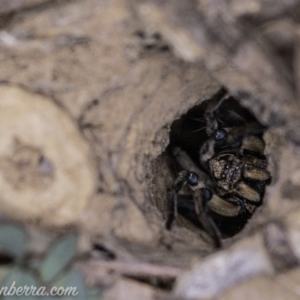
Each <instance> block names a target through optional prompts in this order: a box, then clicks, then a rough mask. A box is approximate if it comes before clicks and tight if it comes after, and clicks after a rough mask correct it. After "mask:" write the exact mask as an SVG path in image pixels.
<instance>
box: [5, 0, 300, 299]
mask: <svg viewBox="0 0 300 300" xmlns="http://www.w3.org/2000/svg"><path fill="white" fill-rule="evenodd" d="M200 2H201V3H200ZM227 2H228V3H227ZM227 2H226V3H225V2H224V5H223V4H220V3H216V2H215V1H211V0H206V1H196V0H195V1H194V0H189V1H180V0H178V1H166V0H164V1H156V0H144V1H126V0H113V1H108V0H101V1H99V0H86V1H84V3H83V2H82V1H75V0H74V1H73V0H56V1H47V0H39V1H37V0H28V1H25V2H24V1H17V0H15V1H11V2H10V1H4V2H3V4H1V6H2V7H1V8H0V26H1V31H0V83H1V86H0V106H1V111H0V119H1V122H0V123H1V139H2V142H1V147H0V175H1V176H0V189H1V191H2V192H1V193H2V196H1V199H0V202H1V213H2V215H3V218H10V219H13V220H17V221H19V222H23V223H24V224H25V225H26V226H30V227H32V226H33V227H34V228H39V229H41V230H45V232H48V231H49V232H51V234H53V232H58V233H60V232H62V231H66V230H69V229H73V228H76V229H77V230H78V231H79V232H80V235H81V237H82V241H83V242H82V251H83V252H85V253H88V255H89V256H90V257H91V260H90V261H88V262H87V263H86V264H83V265H82V266H81V267H82V270H83V271H84V272H85V276H86V278H87V282H88V283H89V284H90V285H93V286H97V287H101V288H103V289H104V293H105V295H104V296H106V297H107V298H108V299H123V298H122V297H124V296H120V295H121V294H124V293H127V294H126V295H127V298H126V299H129V298H130V299H141V298H143V299H158V298H161V299H168V298H169V299H171V297H173V296H172V295H173V294H172V289H173V286H174V281H175V279H176V278H178V277H179V276H181V275H182V274H183V273H184V271H185V270H187V269H189V267H190V266H191V265H193V264H194V262H196V261H197V262H198V261H205V259H206V258H207V257H209V256H211V255H212V254H213V253H216V252H217V249H215V247H214V245H213V243H212V242H211V240H210V238H209V236H208V235H207V234H206V233H205V232H203V230H201V229H199V228H197V227H196V226H194V225H192V224H191V223H189V222H186V220H185V219H184V218H179V219H178V220H177V222H176V226H174V228H173V229H172V230H171V231H167V230H166V229H165V222H166V216H167V213H168V212H167V207H168V202H167V201H168V189H169V188H170V186H171V184H172V181H173V180H174V168H173V166H172V162H171V161H170V158H169V156H168V155H167V154H166V152H165V150H166V148H167V146H168V145H169V138H170V137H169V133H170V128H171V125H172V123H173V122H174V121H175V120H178V119H179V118H180V117H181V116H182V115H184V114H185V113H186V112H187V111H189V110H190V109H191V108H193V107H195V106H196V105H198V104H200V103H202V102H203V101H205V100H208V99H210V98H211V97H212V96H213V95H215V94H216V93H217V91H218V90H219V89H220V88H221V87H222V86H224V87H226V88H227V89H228V90H229V92H230V93H231V94H232V95H233V96H235V97H236V98H237V99H238V100H239V101H240V102H241V104H242V105H243V106H244V107H246V108H247V109H249V111H251V113H253V114H254V115H255V117H256V118H257V119H258V120H259V121H260V122H261V123H262V124H264V125H265V126H267V127H268V130H267V132H266V133H265V135H264V140H265V142H266V156H267V158H268V161H269V167H268V168H269V171H270V172H271V174H272V182H271V184H270V186H269V187H268V188H267V190H266V194H265V198H264V204H263V206H262V207H261V208H260V209H259V210H258V212H257V213H256V214H255V215H254V216H253V217H252V218H251V219H250V220H249V222H248V223H247V224H246V226H245V228H244V229H243V230H242V231H241V232H240V233H239V234H237V235H235V236H234V237H232V238H230V239H226V241H225V249H226V247H229V245H231V244H232V243H238V242H239V240H242V239H243V238H244V237H246V236H247V237H248V236H251V235H252V234H255V233H257V232H259V230H260V229H261V228H262V227H263V226H264V225H265V224H267V223H268V222H269V221H270V220H277V219H278V218H283V217H285V216H286V215H288V214H289V212H291V211H293V210H296V209H297V208H298V207H299V204H298V201H297V200H298V199H299V189H300V177H299V167H300V166H299V164H300V160H299V159H298V158H299V154H300V153H299V143H300V131H299V128H300V118H299V94H298V93H299V83H298V79H299V74H298V73H299V57H298V56H299V43H298V36H297V35H296V34H295V32H296V29H298V23H297V22H298V20H299V14H298V13H297V12H299V5H298V3H297V1H287V2H286V4H285V5H283V4H281V3H280V1H276V5H275V4H274V7H273V9H272V10H271V11H269V10H268V6H266V3H265V2H268V1H248V2H247V3H248V4H247V5H246V4H245V5H244V6H243V5H241V4H239V2H238V1H227ZM277 2H278V3H277ZM250 4H251V5H252V6H251V5H250ZM291 11H293V14H291ZM278 22H279V23H280V22H281V23H280V25H282V24H284V26H283V25H282V26H279V27H278ZM282 22H283V23H282ZM278 28H279V29H278ZM278 41H281V42H278ZM275 42H277V44H276V43H275ZM278 44H279V45H278ZM283 48H284V49H283ZM291 49H292V50H291ZM291 51H294V52H293V53H294V56H293V59H291V57H290V56H289V55H287V53H290V52H291ZM10 101H11V102H10ZM20 149H21V150H20ZM20 153H21V154H20ZM24 164H25V167H24V166H23V165H24ZM11 199H14V200H11ZM41 203H42V205H41ZM45 234H46V233H45ZM45 245H46V244H45ZM45 247H46V246H45ZM31 248H32V251H33V252H34V247H31ZM39 251H40V250H39ZM220 251H222V250H220ZM280 276H281V277H280ZM282 276H283V275H278V276H277V277H275V278H270V277H268V276H264V277H262V278H259V277H256V278H254V279H251V280H248V281H245V282H244V283H242V284H239V285H235V286H234V287H231V288H229V289H228V290H227V291H225V292H224V294H223V295H222V296H220V297H221V298H222V299H240V298H241V295H243V299H253V298H254V297H255V296H257V297H258V296H259V298H264V299H274V295H276V296H277V297H279V298H280V297H281V296H282V297H285V298H286V299H297V298H298V297H299V295H298V294H297V291H296V290H295V287H294V286H292V284H291V282H299V280H300V279H299V278H300V277H299V270H294V271H290V272H289V273H287V275H284V276H286V277H282ZM278 282H280V284H278ZM287 282H288V283H287ZM291 286H292V287H291ZM274 287H276V290H274ZM271 290H273V293H271V292H270V291H271ZM129 295H130V296H129ZM283 295H284V296H283ZM221 298H220V299H221Z"/></svg>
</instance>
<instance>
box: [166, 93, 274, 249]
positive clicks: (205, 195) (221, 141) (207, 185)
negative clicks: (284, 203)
mask: <svg viewBox="0 0 300 300" xmlns="http://www.w3.org/2000/svg"><path fill="white" fill-rule="evenodd" d="M227 102H228V103H229V102H230V97H229V96H228V95H227V92H226V91H225V90H224V89H222V90H221V91H220V92H219V93H218V94H217V95H216V96H215V97H214V98H213V99H212V100H210V102H209V104H208V105H207V106H206V108H205V110H204V113H203V119H201V118H200V119H197V120H198V121H201V122H203V123H204V127H203V128H204V129H205V135H206V137H204V138H202V140H201V141H200V142H199V143H198V149H197V151H194V150H191V151H189V149H188V147H186V145H185V143H183V144H182V145H183V146H185V147H181V145H180V143H175V145H173V146H172V147H171V148H170V152H171V155H172V157H173V158H174V160H175V161H176V163H177V166H178V168H179V169H180V170H181V171H180V172H179V174H178V176H177V178H176V179H175V181H174V183H173V186H172V197H171V200H172V201H171V203H172V209H171V212H170V216H169V219H168V221H167V227H168V228H171V225H172V222H173V220H174V218H175V217H176V215H177V206H178V193H179V191H180V190H181V189H182V188H183V187H184V186H188V187H189V188H190V190H191V191H192V193H193V200H194V203H195V212H196V214H197V215H198V219H199V221H200V223H201V224H202V226H203V227H204V229H205V230H206V231H207V232H208V233H209V234H210V235H211V236H212V237H213V238H214V241H215V244H216V245H217V246H220V245H221V233H220V231H219V229H218V227H217V226H216V224H215V222H214V219H213V218H212V217H211V215H212V214H214V215H217V216H220V217H224V218H233V217H240V216H243V215H246V214H248V215H249V214H250V215H251V214H252V213H253V212H254V211H255V209H256V207H257V206H258V205H260V204H261V201H262V197H263V194H264V190H265V185H266V184H267V183H268V182H269V181H270V174H269V172H268V171H267V169H266V168H267V160H266V157H265V156H264V148H265V144H264V141H263V140H262V138H261V136H262V133H263V131H264V129H265V128H264V127H263V126H262V125H261V124H259V123H258V122H257V121H256V120H255V118H254V117H247V116H244V115H243V113H241V112H240V111H239V110H238V109H237V110H235V109H234V108H232V107H230V105H229V106H228V105H227ZM178 144H179V145H178ZM188 153H190V154H191V155H189V154H188Z"/></svg>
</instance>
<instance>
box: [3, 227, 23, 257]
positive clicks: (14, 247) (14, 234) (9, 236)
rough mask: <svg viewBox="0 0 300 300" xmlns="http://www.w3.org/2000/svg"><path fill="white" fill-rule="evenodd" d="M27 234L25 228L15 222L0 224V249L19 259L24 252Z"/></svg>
mask: <svg viewBox="0 0 300 300" xmlns="http://www.w3.org/2000/svg"><path fill="white" fill-rule="evenodd" d="M26 240H27V235H26V233H25V230H24V229H23V228H22V227H20V226H17V225H15V224H2V225H1V226H0V249H2V250H4V251H5V252H7V254H10V255H12V256H13V257H14V258H15V259H16V260H18V261H20V260H21V259H22V258H23V256H24V254H25V247H26Z"/></svg>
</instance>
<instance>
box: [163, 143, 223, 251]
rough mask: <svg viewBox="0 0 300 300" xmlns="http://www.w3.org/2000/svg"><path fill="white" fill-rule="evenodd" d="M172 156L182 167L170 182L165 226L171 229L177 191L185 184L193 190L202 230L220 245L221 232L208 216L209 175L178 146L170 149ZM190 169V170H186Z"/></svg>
mask: <svg viewBox="0 0 300 300" xmlns="http://www.w3.org/2000/svg"><path fill="white" fill-rule="evenodd" d="M172 156H173V157H174V158H175V159H176V161H177V163H178V165H179V167H180V168H184V169H183V170H182V171H180V172H179V173H178V176H177V177H176V179H175V180H174V182H173V184H172V190H171V207H170V208H171V209H170V210H169V216H168V219H167V223H166V228H167V229H168V230H170V229H171V227H172V224H173V222H174V221H175V219H176V217H177V214H178V193H179V192H180V190H181V189H182V188H183V187H184V186H185V185H187V186H188V187H189V188H190V189H191V191H192V192H193V201H194V204H195V211H196V214H197V216H198V218H199V221H200V223H201V224H202V226H203V228H204V230H205V231H206V232H207V233H208V234H209V235H210V236H211V237H212V239H213V240H214V243H215V246H216V247H217V248H219V247H221V245H222V243H221V233H220V231H219V229H218V227H217V225H216V224H215V222H214V221H213V219H212V218H211V217H210V216H209V211H208V207H207V203H208V202H209V201H210V200H211V198H214V197H215V196H213V197H212V195H213V193H212V192H211V191H210V189H209V186H211V184H210V183H209V182H210V179H209V177H208V176H207V175H206V174H205V173H204V172H202V171H201V170H200V169H199V168H198V167H197V166H196V165H195V164H194V162H193V161H192V160H191V159H190V157H189V156H188V155H187V153H185V152H184V151H183V150H182V149H180V148H179V147H175V148H174V149H172ZM187 169H188V170H190V171H187Z"/></svg>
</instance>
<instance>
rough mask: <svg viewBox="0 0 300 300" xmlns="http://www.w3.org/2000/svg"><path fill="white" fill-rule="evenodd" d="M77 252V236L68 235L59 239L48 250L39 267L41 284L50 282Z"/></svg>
mask: <svg viewBox="0 0 300 300" xmlns="http://www.w3.org/2000/svg"><path fill="white" fill-rule="evenodd" d="M76 252H77V235H76V234H69V235H67V236H63V237H62V238H60V239H59V240H58V241H57V242H56V243H55V244H54V245H53V247H52V248H51V249H50V251H49V252H48V254H47V256H46V257H45V259H44V261H43V262H42V264H41V266H40V275H41V279H42V281H43V282H50V281H52V280H53V279H54V278H55V277H56V276H57V275H58V274H59V273H61V272H62V271H63V270H64V268H65V267H67V266H68V264H69V263H70V261H71V260H72V259H73V258H74V257H75V255H76Z"/></svg>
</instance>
